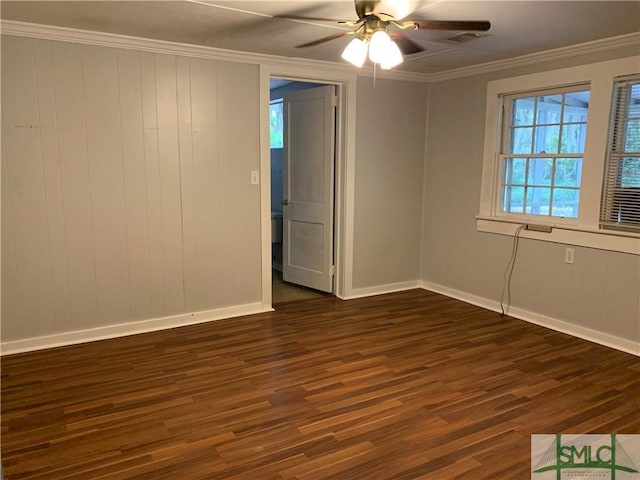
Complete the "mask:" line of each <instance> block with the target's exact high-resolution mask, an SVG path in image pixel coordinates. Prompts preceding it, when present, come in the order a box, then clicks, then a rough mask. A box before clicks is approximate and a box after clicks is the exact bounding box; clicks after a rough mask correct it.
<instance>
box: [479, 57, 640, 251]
mask: <svg viewBox="0 0 640 480" xmlns="http://www.w3.org/2000/svg"><path fill="white" fill-rule="evenodd" d="M639 64H640V56H633V57H627V58H621V59H617V60H609V61H606V62H598V63H592V64H587V65H581V66H578V67H570V68H564V69H560V70H551V71H547V72H541V73H536V74H531V75H523V76H519V77H512V78H505V79H501V80H495V81H491V82H489V83H488V85H487V104H486V117H485V142H484V158H483V168H482V188H481V195H480V211H479V214H478V215H477V217H476V218H477V229H478V231H481V232H489V233H497V234H503V235H514V234H515V233H516V231H517V230H518V227H519V226H520V225H523V224H524V225H526V224H534V225H544V226H547V227H551V229H552V230H551V232H550V233H546V232H539V231H534V230H522V232H521V234H520V236H522V237H525V238H535V239H538V240H546V241H551V242H558V243H564V244H568V245H577V246H585V247H593V248H599V249H604V250H612V251H618V252H625V253H632V254H635V255H640V235H639V234H637V233H633V232H623V231H614V230H604V229H601V228H600V226H599V216H600V199H601V194H602V179H603V174H604V166H605V159H606V151H607V140H608V131H609V118H610V112H611V103H612V95H613V83H614V79H615V78H616V77H620V76H623V75H630V74H633V73H637V72H638V65H639ZM585 84H586V85H588V86H589V89H590V91H591V94H590V102H589V114H588V119H587V138H586V144H585V150H584V156H583V164H582V182H581V187H580V208H579V212H578V217H577V218H560V217H547V216H540V215H527V214H509V213H505V212H502V211H501V208H500V201H501V193H502V192H501V177H500V172H501V170H502V166H501V164H500V161H499V154H500V141H501V132H502V126H503V124H502V111H503V108H502V107H503V104H502V103H503V97H504V96H505V95H512V94H517V93H521V92H527V91H535V90H544V89H550V88H563V87H567V86H573V85H585Z"/></svg>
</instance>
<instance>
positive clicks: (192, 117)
mask: <svg viewBox="0 0 640 480" xmlns="http://www.w3.org/2000/svg"><path fill="white" fill-rule="evenodd" d="M258 107H259V71H258V67H257V66H256V65H248V64H241V63H229V62H220V61H212V60H206V59H197V58H187V57H179V56H173V55H161V54H153V53H146V52H138V51H133V50H119V49H115V48H107V47H97V46H88V45H78V44H71V43H63V42H54V41H46V40H34V39H28V38H19V37H3V39H2V126H3V130H2V133H3V138H2V144H3V152H2V181H3V185H2V332H1V333H2V340H3V342H6V341H11V340H19V339H26V338H33V337H39V336H44V335H51V334H56V333H61V332H69V331H76V330H88V329H94V328H97V327H102V326H105V325H114V324H126V323H133V322H137V321H140V320H144V319H150V318H162V317H167V316H171V315H177V314H182V313H188V312H197V311H205V310H213V309H219V308H223V307H228V306H233V305H243V304H252V303H257V302H260V301H261V245H260V189H259V188H257V187H252V186H251V185H250V183H249V181H248V178H249V177H248V175H249V171H250V170H258V169H259V155H260V149H259V108H258Z"/></svg>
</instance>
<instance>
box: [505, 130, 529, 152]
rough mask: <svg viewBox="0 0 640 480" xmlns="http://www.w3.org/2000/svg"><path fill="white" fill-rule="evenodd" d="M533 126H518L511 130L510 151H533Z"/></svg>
mask: <svg viewBox="0 0 640 480" xmlns="http://www.w3.org/2000/svg"><path fill="white" fill-rule="evenodd" d="M532 133H533V128H530V127H517V128H514V129H513V130H512V132H511V149H510V150H509V152H510V153H531V135H532Z"/></svg>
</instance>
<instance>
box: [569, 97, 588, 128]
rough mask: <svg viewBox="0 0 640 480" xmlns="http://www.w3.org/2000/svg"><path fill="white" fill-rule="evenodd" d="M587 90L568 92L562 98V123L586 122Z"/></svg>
mask: <svg viewBox="0 0 640 480" xmlns="http://www.w3.org/2000/svg"><path fill="white" fill-rule="evenodd" d="M589 97H590V92H589V90H583V91H581V92H569V93H567V94H565V97H564V122H565V123H569V122H586V121H587V112H588V108H589Z"/></svg>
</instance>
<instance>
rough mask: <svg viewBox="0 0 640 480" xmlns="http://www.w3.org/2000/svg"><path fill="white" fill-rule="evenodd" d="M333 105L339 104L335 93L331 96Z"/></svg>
mask: <svg viewBox="0 0 640 480" xmlns="http://www.w3.org/2000/svg"><path fill="white" fill-rule="evenodd" d="M331 106H332V107H337V106H338V96H337V95H334V96H333V97H331Z"/></svg>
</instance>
